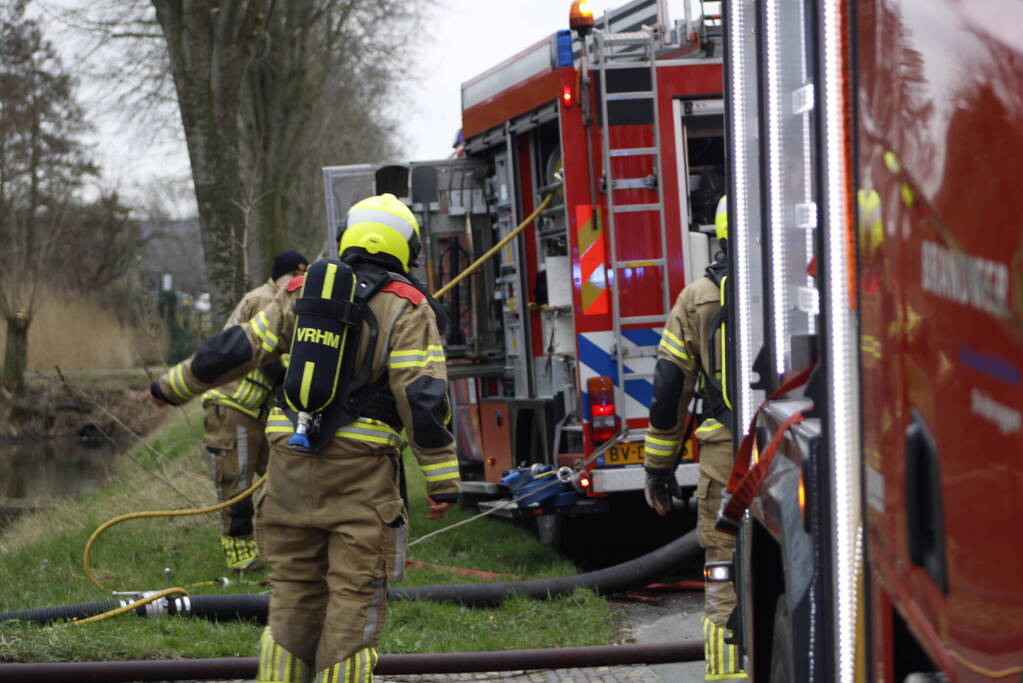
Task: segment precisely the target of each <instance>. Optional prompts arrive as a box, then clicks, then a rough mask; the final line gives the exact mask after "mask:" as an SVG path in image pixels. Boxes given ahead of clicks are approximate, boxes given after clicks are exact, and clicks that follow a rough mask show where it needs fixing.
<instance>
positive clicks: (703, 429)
mask: <svg viewBox="0 0 1023 683" xmlns="http://www.w3.org/2000/svg"><path fill="white" fill-rule="evenodd" d="M724 428H725V426H724V425H723V424H721V423H720V422H718V421H717V420H715V419H713V418H711V419H709V420H704V422H703V424H702V425H700V426H699V428H698V429H697V430H696V433H697V434H706V433H708V432H714V431H717V430H719V429H724Z"/></svg>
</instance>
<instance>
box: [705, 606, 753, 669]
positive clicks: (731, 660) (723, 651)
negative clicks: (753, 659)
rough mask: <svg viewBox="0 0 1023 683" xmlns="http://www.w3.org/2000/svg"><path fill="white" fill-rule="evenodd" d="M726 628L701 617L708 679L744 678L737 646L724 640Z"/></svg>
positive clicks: (726, 635)
mask: <svg viewBox="0 0 1023 683" xmlns="http://www.w3.org/2000/svg"><path fill="white" fill-rule="evenodd" d="M728 635H729V634H728V629H727V628H724V627H723V626H718V625H717V624H715V623H714V622H713V621H711V620H710V619H708V618H707V617H704V618H703V658H704V660H705V661H706V663H707V668H706V679H707V680H708V681H741V680H745V679H746V672H745V671H743V670H742V661H741V658H740V653H739V648H738V646H736V645H730V644H728V643H726V642H725V638H726V637H728Z"/></svg>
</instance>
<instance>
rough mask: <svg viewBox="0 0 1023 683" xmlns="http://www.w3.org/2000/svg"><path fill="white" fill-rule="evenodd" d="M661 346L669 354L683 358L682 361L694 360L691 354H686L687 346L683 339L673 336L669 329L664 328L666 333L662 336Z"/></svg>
mask: <svg viewBox="0 0 1023 683" xmlns="http://www.w3.org/2000/svg"><path fill="white" fill-rule="evenodd" d="M660 346H661V348H663V349H664V350H665V351H667V352H668V353H670V354H672V355H673V356H676V357H678V358H681V359H682V360H692V358H691V357H690V356H689V354H688V353H686V345H685V344H684V343H683V342H682V340H681V339H679V338H678V337H676V336H675V335H674V334H672V332H671V330H669V329H668V328H667V327H666V328H664V331H663V332H662V334H661V343H660Z"/></svg>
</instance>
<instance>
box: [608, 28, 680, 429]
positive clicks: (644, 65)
mask: <svg viewBox="0 0 1023 683" xmlns="http://www.w3.org/2000/svg"><path fill="white" fill-rule="evenodd" d="M655 40H656V38H655V36H654V34H653V33H649V32H646V31H639V32H635V33H604V32H598V33H597V34H596V45H595V57H596V62H597V70H598V72H599V73H600V92H601V98H600V99H601V102H600V107H601V112H600V113H601V128H602V130H601V135H602V143H601V144H602V147H603V156H604V160H603V161H604V164H603V165H604V189H605V191H606V193H607V213H608V216H607V231H608V239H609V241H610V245H611V248H610V258H611V269H612V271H611V272H612V273H613V274H614V282H615V285H614V287H613V288H612V297H611V298H612V300H613V312H612V318H613V325H614V339H615V354H614V355H615V358H616V360H617V364H618V378H619V381H618V386H617V387H616V396H615V403H616V404H617V405H618V406H621V408H620V412H621V417H622V419H623V424H628V422H627V421H628V420H629V419H636V418H646V417H648V414H647V413H646V411H645V410H644V411H643V414H640V415H633V414H630V411H629V409H628V405H629V403H628V402H627V401H626V400H625V382H626V381H627V380H630V379H647V380H651V381H652V377H653V375H652V373H650V372H626V367H625V360H626V359H625V349H624V346H625V345H624V343H623V340H622V327H623V326H625V325H633V324H646V325H651V326H653V325H663V324H664V321H665V320H666V319H667V315H668V311H669V310H670V306H671V304H670V294H671V293H670V291H669V289H668V287H669V285H668V273H667V258H666V257H665V246H666V244H667V234H666V228H665V224H664V194H663V188H662V187H661V178H663V174H662V170H661V155H660V137H661V136H660V120H659V116H658V112H657V66H656V61H655V60H656V53H655V44H656V43H655ZM616 69H649V72H650V75H649V78H650V81H649V83H650V85H649V89H648V90H629V91H619V90H618V88H617V87H616V88H615V90H616V91H615V92H609V91H608V80H609V79H608V73H609V72H610V71H613V70H616ZM618 86H619V87H620V86H621V83H620V82H619V83H618ZM624 100H645V101H647V102H649V103H650V108H651V110H652V111H653V143H652V146H651V147H631V148H629V147H612V146H611V136H610V129H611V126H610V123H609V121H608V104H609V103H610V102H619V101H624ZM635 156H644V157H650V158H651V159H652V160H653V174H652V175H650V176H647V177H645V178H616V177H615V174H614V166H613V164H612V160H614V159H616V158H620V157H635ZM629 189H646V190H652V191H654V192H656V193H657V201H656V202H653V203H643V204H625V203H622V204H616V203H615V198H614V191H615V190H629ZM637 211H645V212H656V213H657V222H658V224H659V234H660V238H659V239H660V248H659V249H658V250H657V251H656V256H655V258H648V259H642V260H621V259H619V257H618V240H617V239H616V234H615V229H616V226H617V224H618V216H619V215H620V214H623V213H628V212H637ZM629 267H633V268H660V269H661V270H662V273H663V277H662V279H661V312H660V313H659V314H656V315H641V316H623V315H622V310H623V308H622V301H623V297H622V294H621V291H620V287H619V286H618V278H619V271H620V269H621V268H629ZM656 353H657V351H656V346H653V347H643V348H642V349H641V350H640V355H641V356H644V357H646V356H656Z"/></svg>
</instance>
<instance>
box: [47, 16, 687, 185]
mask: <svg viewBox="0 0 1023 683" xmlns="http://www.w3.org/2000/svg"><path fill="white" fill-rule="evenodd" d="M48 1H49V3H52V4H54V5H58V6H59V5H62V4H67V3H68V2H69V1H70V2H71V4H74V2H77V1H78V0H48ZM409 1H410V2H411V1H412V0H409ZM626 2H627V0H591V3H590V4H591V6H592V7H593V9H594V13H595V14H596V15H597V16H598V17H599V16H600V15H601V14H602V13H603V12H604V11H605V10H606V9H609V8H613V7H618V6H621V5H623V4H626ZM694 2H695V0H694ZM43 4H47V2H46V0H44V3H43ZM669 4H670V6H671V7H672V10H673V11H674V8H675V6H678V7H681V6H682V0H671V2H670V3H669ZM570 6H571V1H570V0H436V7H435V10H434V19H433V21H431V22H430V23H429V24H428V25H427V26H426V27H425V28H424V31H423V33H422V34H419V35H416V36H411V37H410V40H417V41H420V42H421V47H420V50H419V55H418V60H417V62H416V63H414V64H410V65H409V70H410V72H411V73H413V74H416V78H415V80H414V82H413V85H412V87H411V91H410V92H407V93H405V94H406V95H407V97H406V98H404V99H405V100H406V101H411V105H410V106H408V107H402V109H407V114H406V113H404V112H403V114H402V115H403V122H404V125H403V127H402V136H403V140H404V142H405V143H406V144H407V154H406V155H405V156H406V158H407V159H408V160H414V159H435V158H444V157H446V156H448V155H449V154H450V152H451V143H452V141H453V139H454V136H455V132H456V131H457V130H458V128H459V127H460V126H461V110H460V107H461V100H460V93H461V90H460V85H461V83H462V82H463V81H466V80H468V79H470V78H472V77H473V76H475V75H477V74H479V73H481V72H483V71H485V70H487V69H489V68H490V67H492V66H494V65H496V64H498V63H500V62H501V61H503V60H504V59H506V58H508V57H510V56H512V55H514V54H516V53H517V52H519V51H521V50H523V49H524V48H526V47H528V46H529V45H531V44H533V43H535V42H536V41H538V40H540V39H541V38H543V37H544V36H548V35H550V34H552V33H553V32H555V31H557V30H559V29H563V28H568V10H569V7H570ZM679 14H681V12H680V13H679ZM671 18H672V19H674V18H675V17H674V14H673V16H672V17H671ZM62 51H65V52H66V50H62ZM67 56H68V57H70V59H71V61H72V63H73V60H74V59H75V56H74V55H67ZM91 87H92V88H93V89H95V88H96V85H95V84H92V86H91ZM99 87H100V89H102V85H100V86H99ZM83 90H84V94H85V97H86V100H87V101H88V100H90V99H92V98H93V97H94V96H95V92H96V91H95V90H93V92H92V96H90V93H89V92H88V90H89V88H88V87H87V88H84V89H83ZM90 117H91V119H92V120H93V122H94V123H95V124H96V126H97V134H96V135H95V138H94V139H95V150H96V154H97V157H98V160H99V162H100V164H101V166H102V168H103V172H104V180H103V182H104V184H105V185H106V186H107V187H111V186H114V187H119V188H121V189H122V191H123V192H124V193H126V194H127V195H128V196H129V197H132V195H133V194H135V193H137V192H139V190H138V189H137V188H138V187H140V186H145V185H151V184H152V183H153V182H154V181H156V180H157V179H160V180H163V179H177V180H178V182H177V183H176V185H177V186H178V189H177V190H174V191H176V192H178V193H180V192H181V190H184V191H185V192H186V193H187V194H190V185H189V184H188V183H187V182H186V181H187V179H189V178H190V170H189V164H188V155H187V152H186V149H185V146H184V143H183V141H178V140H173V139H169V138H168V136H158V135H153V134H152V132H151V131H143V132H141V134H140V132H139V131H138V130H133V129H131V128H130V127H128V126H127V125H126V124H125V122H124V121H123V117H120V116H118V115H117V114H115V113H107V114H103V113H102V112H101V111H98V110H96V111H92V112H90ZM167 190H168V192H170V191H172V187H171V186H168V187H167Z"/></svg>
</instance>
